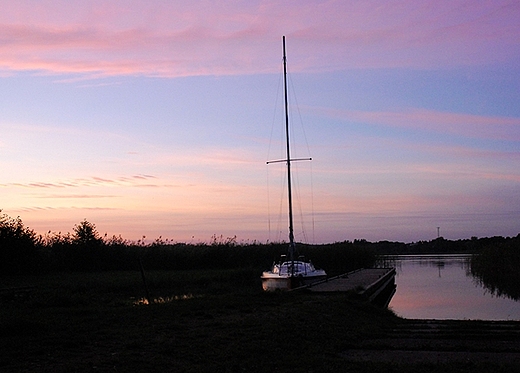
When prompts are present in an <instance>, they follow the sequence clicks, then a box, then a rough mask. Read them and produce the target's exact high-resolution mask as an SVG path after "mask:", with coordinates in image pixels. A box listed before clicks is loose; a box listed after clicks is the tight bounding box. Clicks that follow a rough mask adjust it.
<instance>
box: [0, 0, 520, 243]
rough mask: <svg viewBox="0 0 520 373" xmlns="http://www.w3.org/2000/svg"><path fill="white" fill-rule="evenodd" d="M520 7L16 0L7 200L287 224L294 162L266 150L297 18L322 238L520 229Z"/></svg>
mask: <svg viewBox="0 0 520 373" xmlns="http://www.w3.org/2000/svg"><path fill="white" fill-rule="evenodd" d="M519 16H520V4H519V3H518V2H516V1H471V2H468V1H457V0H456V1H406V0H404V1H393V2H388V1H382V0H373V1H284V2H280V1H248V2H236V1H211V2H210V1H190V2H179V1H171V2H167V1H110V2H108V1H88V2H86V1H67V2H63V1H38V2H35V1H16V2H6V3H5V4H3V5H2V12H1V13H0V35H2V36H1V37H0V79H2V83H3V84H2V85H1V86H0V98H1V99H2V100H1V101H0V102H2V105H4V107H3V115H2V117H1V118H0V131H1V132H0V133H1V136H0V172H1V173H2V175H4V176H3V178H2V180H0V189H1V196H0V209H2V210H3V212H4V213H7V214H9V215H11V216H18V215H20V216H21V217H22V219H23V220H24V222H26V224H27V225H29V226H30V227H32V228H34V229H36V230H38V231H39V232H46V231H48V230H52V231H70V230H71V229H72V227H73V225H74V224H76V223H78V222H79V221H81V220H83V219H85V218H87V219H89V220H90V221H92V222H93V223H95V224H96V225H97V226H98V228H99V230H100V231H101V232H102V233H104V232H107V233H108V234H109V235H112V234H116V235H117V234H122V235H123V236H124V237H127V238H130V239H137V238H140V237H142V236H143V235H146V236H147V237H157V236H159V235H161V236H163V237H169V238H172V239H174V240H195V241H197V240H200V241H206V240H208V239H209V238H210V237H211V236H212V235H213V234H216V235H220V234H222V235H224V236H233V235H235V234H236V235H237V236H238V238H239V240H254V239H258V240H261V241H265V240H267V239H273V237H281V239H284V234H285V230H286V228H285V226H286V223H285V220H284V219H285V218H284V216H281V217H277V218H273V217H271V216H270V215H272V214H275V213H277V212H278V210H280V208H279V206H280V202H275V199H277V198H279V196H280V195H281V193H280V192H279V191H278V189H282V188H283V182H279V181H278V179H283V168H282V170H279V167H277V166H275V167H274V169H273V168H272V167H271V166H269V167H270V168H269V169H268V168H267V167H266V165H265V161H266V160H268V159H272V158H277V157H278V156H279V155H278V154H274V152H271V153H269V149H271V148H270V146H272V147H273V149H274V148H276V147H277V146H278V145H277V142H276V141H277V140H276V139H280V137H279V136H278V137H276V135H277V134H275V135H274V136H273V135H271V132H272V128H274V129H275V132H276V131H278V130H281V128H282V124H283V120H281V119H280V118H279V115H280V113H281V110H282V108H280V107H278V108H277V109H276V110H275V109H274V106H276V104H277V102H276V97H278V98H280V93H279V92H278V93H277V88H279V82H280V76H279V74H280V69H281V65H280V62H281V36H282V35H286V37H287V42H288V45H287V47H288V61H289V72H290V75H291V87H290V88H291V91H292V90H293V89H294V94H295V95H296V97H297V100H295V101H291V108H292V111H291V118H292V120H293V121H294V122H297V121H299V119H300V117H301V118H302V120H303V122H304V126H303V127H304V128H305V131H306V137H303V136H300V135H299V134H295V141H297V143H298V144H295V151H296V153H298V152H300V151H301V152H302V153H305V154H304V156H307V153H306V152H308V153H309V154H310V156H312V157H313V159H314V160H313V162H312V166H303V165H302V175H301V178H302V181H301V182H300V187H301V189H302V191H301V195H302V201H301V208H302V211H304V213H302V218H303V219H304V220H306V221H307V225H310V226H312V227H313V230H314V232H313V233H312V234H310V233H306V236H312V237H314V239H315V240H316V241H319V242H330V241H335V240H343V239H354V238H367V239H370V240H382V239H392V240H393V239H395V240H402V241H413V240H418V239H429V238H434V237H435V235H436V227H437V226H443V227H446V228H445V229H443V232H445V235H446V237H447V238H453V239H457V238H463V237H470V236H488V235H516V234H518V233H519V232H520V226H519V225H518V222H519V221H520V205H519V204H518V200H520V199H519V197H520V196H518V191H519V190H520V188H519V186H520V185H519V182H520V173H519V171H518V160H519V158H520V153H519V149H520V111H519V108H518V103H517V101H518V92H519V91H520V80H519V78H518V77H519V76H520V75H519V74H518V73H519V70H518V61H519V60H520V45H519V44H520V24H519V22H518V17H519ZM279 103H280V101H278V104H279ZM296 106H298V108H297V109H296ZM273 113H274V114H273ZM294 127H295V131H298V127H299V124H297V123H295V126H294ZM273 139H274V140H273ZM273 141H274V142H275V145H269V144H270V143H272V142H273ZM306 144H308V146H309V149H303V148H298V146H300V145H303V146H305V145H306ZM278 147H279V146H278ZM302 149H303V150H302ZM298 154H299V153H298ZM266 175H267V177H266ZM266 178H268V182H266ZM309 179H310V181H309ZM275 180H276V181H275ZM272 189H275V190H272ZM275 196H276V198H275ZM268 205H269V206H268ZM271 205H272V206H271ZM309 210H310V211H309ZM282 215H283V214H282ZM278 219H281V220H280V221H281V223H277V224H278V225H279V226H280V228H279V229H278V228H277V229H278V231H279V232H271V231H270V229H271V228H269V227H270V226H274V225H275V224H274V223H272V221H273V220H277V221H278ZM280 232H281V233H280Z"/></svg>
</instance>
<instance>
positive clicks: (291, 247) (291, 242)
mask: <svg viewBox="0 0 520 373" xmlns="http://www.w3.org/2000/svg"><path fill="white" fill-rule="evenodd" d="M282 44H283V86H284V97H285V140H286V143H287V145H286V146H287V150H286V151H287V190H288V193H287V196H288V201H289V260H290V261H291V264H292V265H291V276H294V252H295V247H294V246H295V244H294V228H293V209H292V185H291V153H290V146H289V110H288V106H289V103H288V99H287V57H286V54H285V36H282Z"/></svg>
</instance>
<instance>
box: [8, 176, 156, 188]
mask: <svg viewBox="0 0 520 373" xmlns="http://www.w3.org/2000/svg"><path fill="white" fill-rule="evenodd" d="M154 179H156V177H155V176H152V175H133V176H121V177H118V178H113V179H108V178H104V177H98V176H92V177H90V178H77V179H70V180H66V181H55V182H50V183H49V182H28V183H4V184H0V188H2V187H4V188H7V187H21V188H29V189H63V188H80V187H99V186H109V187H112V186H114V187H123V186H127V187H128V186H130V187H143V186H144V187H149V186H155V187H157V186H164V185H162V184H158V183H156V184H150V183H149V181H150V180H154ZM143 181H146V182H147V183H143Z"/></svg>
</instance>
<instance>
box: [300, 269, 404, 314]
mask: <svg viewBox="0 0 520 373" xmlns="http://www.w3.org/2000/svg"><path fill="white" fill-rule="evenodd" d="M395 274H396V272H395V268H362V269H358V270H356V271H353V272H348V273H345V274H342V275H340V276H336V277H331V278H328V279H326V280H323V281H319V282H315V283H313V284H310V285H307V286H303V287H301V288H298V289H307V290H309V291H311V292H352V293H355V294H358V295H360V296H363V297H365V298H367V299H368V300H369V301H370V302H373V301H375V300H376V299H377V298H378V297H379V296H383V295H384V298H385V300H384V301H383V302H380V303H382V304H383V305H384V306H385V307H386V306H387V305H388V303H389V302H390V299H391V298H392V296H393V295H394V293H395V289H396V285H395ZM294 290H297V289H294Z"/></svg>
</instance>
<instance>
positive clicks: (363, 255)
mask: <svg viewBox="0 0 520 373" xmlns="http://www.w3.org/2000/svg"><path fill="white" fill-rule="evenodd" d="M507 241H508V239H505V238H503V237H491V238H481V239H478V238H476V237H472V238H471V239H467V240H458V241H450V240H446V239H444V238H442V237H439V238H437V239H435V240H432V241H420V242H417V243H412V244H406V243H402V242H390V241H380V242H369V241H367V240H365V239H356V240H354V241H343V242H335V243H331V244H325V245H309V244H297V246H296V248H297V251H298V253H297V255H303V256H305V257H307V258H308V259H311V260H312V261H313V263H314V264H315V265H316V267H319V268H323V269H325V270H326V271H327V273H328V274H329V275H330V276H333V275H338V274H341V273H345V272H349V271H352V270H354V269H357V268H361V267H370V266H373V265H374V264H375V263H376V260H377V257H378V256H379V255H383V254H412V253H413V254H431V253H463V252H477V251H478V250H480V249H481V248H483V247H488V246H490V245H499V244H501V243H502V242H507ZM287 250H288V244H287V243H285V242H281V243H266V244H263V243H258V242H252V243H238V242H237V238H236V236H233V237H224V236H217V235H214V236H213V237H212V238H211V240H210V242H209V243H208V244H205V243H198V244H186V243H178V242H172V241H170V240H168V239H166V240H164V239H163V238H162V237H159V238H158V239H156V240H155V241H153V242H151V243H146V237H143V238H142V239H140V240H138V241H137V242H134V241H128V240H125V239H124V238H122V237H121V236H112V237H111V238H108V237H107V236H106V235H105V236H104V237H102V236H101V235H100V234H99V232H98V231H97V229H96V226H95V225H94V224H92V223H91V222H89V221H87V220H83V221H81V222H80V223H79V224H77V225H75V226H74V227H73V231H72V234H70V233H65V234H63V233H61V232H58V233H55V232H50V231H49V232H47V233H46V234H45V235H43V236H37V235H36V234H35V233H34V231H32V230H31V229H29V228H27V227H25V226H24V225H23V223H22V220H21V219H20V218H19V217H18V218H16V219H12V218H10V217H9V216H7V215H5V214H3V215H1V216H0V270H1V273H0V275H2V274H23V273H33V272H34V271H36V270H38V271H106V270H132V271H134V270H138V268H139V261H141V263H143V265H144V267H145V268H146V269H149V270H186V269H194V270H200V269H208V270H210V269H237V268H241V269H252V270H255V271H258V272H260V271H262V270H265V269H267V268H269V267H270V265H271V264H272V262H273V261H277V260H278V259H279V258H280V255H282V254H287ZM504 265H505V263H504Z"/></svg>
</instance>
